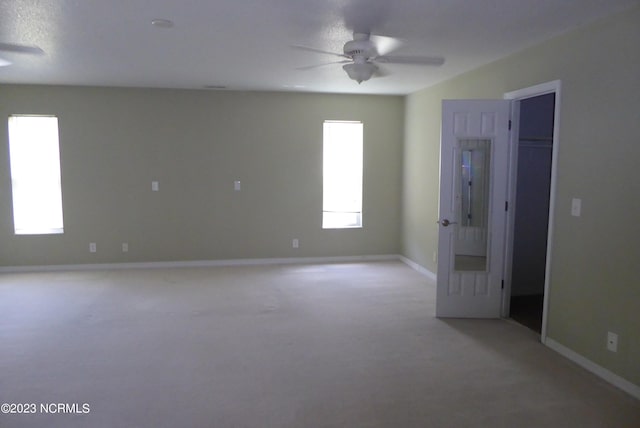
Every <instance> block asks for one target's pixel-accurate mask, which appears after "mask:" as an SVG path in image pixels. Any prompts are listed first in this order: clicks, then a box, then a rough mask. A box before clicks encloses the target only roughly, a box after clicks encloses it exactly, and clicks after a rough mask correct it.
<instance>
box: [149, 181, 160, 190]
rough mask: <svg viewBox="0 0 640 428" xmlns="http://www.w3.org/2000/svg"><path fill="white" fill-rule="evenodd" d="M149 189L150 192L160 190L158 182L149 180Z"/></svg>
mask: <svg viewBox="0 0 640 428" xmlns="http://www.w3.org/2000/svg"><path fill="white" fill-rule="evenodd" d="M151 191H152V192H159V191H160V183H159V182H157V181H152V182H151Z"/></svg>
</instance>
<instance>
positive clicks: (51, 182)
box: [9, 116, 63, 235]
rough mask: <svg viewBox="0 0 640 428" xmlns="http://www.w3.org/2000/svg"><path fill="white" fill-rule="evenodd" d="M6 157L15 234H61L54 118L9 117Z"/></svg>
mask: <svg viewBox="0 0 640 428" xmlns="http://www.w3.org/2000/svg"><path fill="white" fill-rule="evenodd" d="M9 155H10V162H11V188H12V192H13V224H14V230H15V233H16V234H19V235H22V234H48V233H62V232H63V221H62V188H61V182H60V149H59V144H58V118H56V117H51V116H10V117H9Z"/></svg>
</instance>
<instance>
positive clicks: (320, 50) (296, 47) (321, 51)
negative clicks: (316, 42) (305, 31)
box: [291, 45, 349, 58]
mask: <svg viewBox="0 0 640 428" xmlns="http://www.w3.org/2000/svg"><path fill="white" fill-rule="evenodd" d="M291 47H292V48H293V49H299V50H302V51H308V52H315V53H321V54H325V55H333V56H339V57H340V58H349V57H348V56H346V55H345V54H341V53H337V52H329V51H323V50H322V49H316V48H310V47H307V46H300V45H291Z"/></svg>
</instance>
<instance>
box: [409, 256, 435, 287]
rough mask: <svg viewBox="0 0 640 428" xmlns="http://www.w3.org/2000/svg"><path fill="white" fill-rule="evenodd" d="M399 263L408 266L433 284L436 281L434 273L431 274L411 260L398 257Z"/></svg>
mask: <svg viewBox="0 0 640 428" xmlns="http://www.w3.org/2000/svg"><path fill="white" fill-rule="evenodd" d="M400 261H401V262H403V263H404V264H406V265H407V266H409V267H410V268H412V269H413V270H415V271H416V272H418V273H421V274H422V275H424V276H426V277H427V278H429V279H430V280H432V281H433V282H436V281H437V279H438V276H437V275H436V274H435V273H433V272H431V271H430V270H429V269H427V268H426V267H424V266H421V265H419V264H418V263H416V262H414V261H413V260H411V259H408V258H406V257H405V256H400Z"/></svg>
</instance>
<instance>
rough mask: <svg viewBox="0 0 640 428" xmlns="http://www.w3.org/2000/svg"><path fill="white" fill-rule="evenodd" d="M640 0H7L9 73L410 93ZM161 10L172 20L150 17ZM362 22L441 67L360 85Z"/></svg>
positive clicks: (2, 2) (112, 81)
mask: <svg viewBox="0 0 640 428" xmlns="http://www.w3.org/2000/svg"><path fill="white" fill-rule="evenodd" d="M638 4H640V1H638V0H606V1H605V0H517V1H514V0H477V1H469V0H447V1H444V0H394V1H385V0H351V1H349V0H323V1H319V0H216V1H213V0H181V1H177V0H112V1H106V0H0V43H20V44H28V45H37V46H39V47H40V48H42V49H43V50H44V52H45V53H44V54H43V55H27V54H24V53H11V52H0V57H1V58H4V59H5V60H8V61H11V62H12V63H13V64H12V65H10V66H6V67H0V83H19V84H20V83H30V84H65V85H100V86H136V87H161V88H192V89H199V88H202V87H204V86H208V85H211V86H218V85H220V86H225V87H227V88H228V89H235V90H276V91H282V90H294V91H309V92H332V93H369V94H407V93H411V92H414V91H416V90H419V89H422V88H424V87H427V86H430V85H433V84H435V83H437V82H439V81H442V80H445V79H447V78H449V77H452V76H454V75H457V74H460V73H463V72H465V71H467V70H470V69H473V68H476V67H478V66H480V65H482V64H486V63H488V62H491V61H494V60H496V59H498V58H500V57H503V56H506V55H508V54H510V53H513V52H516V51H518V50H521V49H523V48H525V47H527V46H531V45H533V44H536V43H538V42H541V41H543V40H545V39H548V38H551V37H553V36H555V35H557V34H560V33H563V32H566V31H568V30H570V29H572V28H575V27H577V26H580V25H584V24H586V23H589V22H591V21H593V20H595V19H597V18H600V17H603V16H606V15H610V14H612V13H615V12H618V11H622V10H624V9H625V8H628V7H631V6H633V5H638ZM155 18H164V19H169V20H171V21H173V23H174V25H173V27H171V28H158V27H155V26H153V25H151V21H152V20H153V19H155ZM354 30H358V31H370V32H372V33H374V34H380V35H385V36H392V37H398V38H401V39H403V40H404V42H405V43H404V45H403V46H402V47H401V48H400V49H399V50H397V51H396V52H394V53H397V54H402V55H439V56H444V57H445V58H446V62H445V64H444V65H443V66H441V67H420V66H409V65H387V66H386V67H385V69H386V71H388V72H389V73H390V75H388V76H386V77H381V78H375V79H372V80H370V81H367V82H363V83H362V84H361V85H358V84H357V83H356V82H354V81H352V80H349V79H348V78H347V76H346V74H345V72H344V71H343V70H342V68H341V66H340V65H330V66H325V67H320V68H314V69H311V70H298V69H297V68H298V67H302V66H307V65H314V64H319V63H322V62H325V61H332V60H334V59H336V58H334V57H331V56H329V55H323V54H319V53H313V52H306V51H301V50H296V49H292V48H291V45H304V46H309V47H314V48H318V49H323V50H329V51H335V52H341V51H342V46H343V45H344V43H345V42H346V41H347V40H350V39H351V37H352V33H353V31H354Z"/></svg>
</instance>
